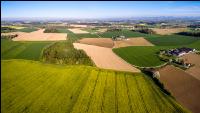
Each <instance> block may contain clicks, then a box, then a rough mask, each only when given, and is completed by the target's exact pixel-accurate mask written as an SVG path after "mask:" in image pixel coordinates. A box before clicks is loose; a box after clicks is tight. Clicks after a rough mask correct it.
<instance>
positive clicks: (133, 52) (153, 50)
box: [113, 40, 200, 67]
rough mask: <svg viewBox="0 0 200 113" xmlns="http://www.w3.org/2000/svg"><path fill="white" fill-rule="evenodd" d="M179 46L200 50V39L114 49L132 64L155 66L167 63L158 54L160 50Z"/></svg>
mask: <svg viewBox="0 0 200 113" xmlns="http://www.w3.org/2000/svg"><path fill="white" fill-rule="evenodd" d="M177 47H190V48H194V49H197V50H200V40H198V41H196V42H194V43H192V44H189V45H182V46H180V45H178V46H131V47H122V48H114V49H113V51H114V52H115V53H116V54H117V55H118V56H120V57H121V58H122V59H124V60H125V61H127V62H128V63H130V64H133V65H136V66H140V67H154V66H159V65H162V64H164V63H165V62H164V61H161V60H160V59H159V57H158V55H157V52H159V50H162V49H172V48H177Z"/></svg>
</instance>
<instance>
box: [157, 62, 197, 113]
mask: <svg viewBox="0 0 200 113" xmlns="http://www.w3.org/2000/svg"><path fill="white" fill-rule="evenodd" d="M159 72H160V80H161V81H162V82H163V83H164V85H165V87H166V88H167V89H168V90H169V91H170V92H171V93H172V95H173V96H174V97H175V98H176V99H177V101H178V102H180V103H181V104H182V105H183V106H185V107H186V108H188V109H190V110H191V111H192V112H194V113H199V112H200V104H199V100H198V98H199V97H200V81H199V80H198V79H196V78H194V77H193V76H191V75H189V74H188V73H186V72H184V71H183V70H181V69H179V68H176V67H174V66H171V65H170V66H169V65H168V66H166V67H164V68H162V69H160V70H159Z"/></svg>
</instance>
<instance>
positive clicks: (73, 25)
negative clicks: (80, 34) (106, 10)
mask: <svg viewBox="0 0 200 113" xmlns="http://www.w3.org/2000/svg"><path fill="white" fill-rule="evenodd" d="M70 26H71V27H77V28H86V27H87V25H78V24H71V25H70Z"/></svg>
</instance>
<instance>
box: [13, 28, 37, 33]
mask: <svg viewBox="0 0 200 113" xmlns="http://www.w3.org/2000/svg"><path fill="white" fill-rule="evenodd" d="M37 30H38V29H37V28H23V29H18V30H17V31H20V32H27V33H30V32H33V31H37Z"/></svg>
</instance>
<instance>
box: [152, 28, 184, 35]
mask: <svg viewBox="0 0 200 113" xmlns="http://www.w3.org/2000/svg"><path fill="white" fill-rule="evenodd" d="M152 30H153V31H155V32H156V33H157V34H160V35H170V34H172V33H178V32H183V31H186V30H187V29H186V28H166V29H160V28H152Z"/></svg>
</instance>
